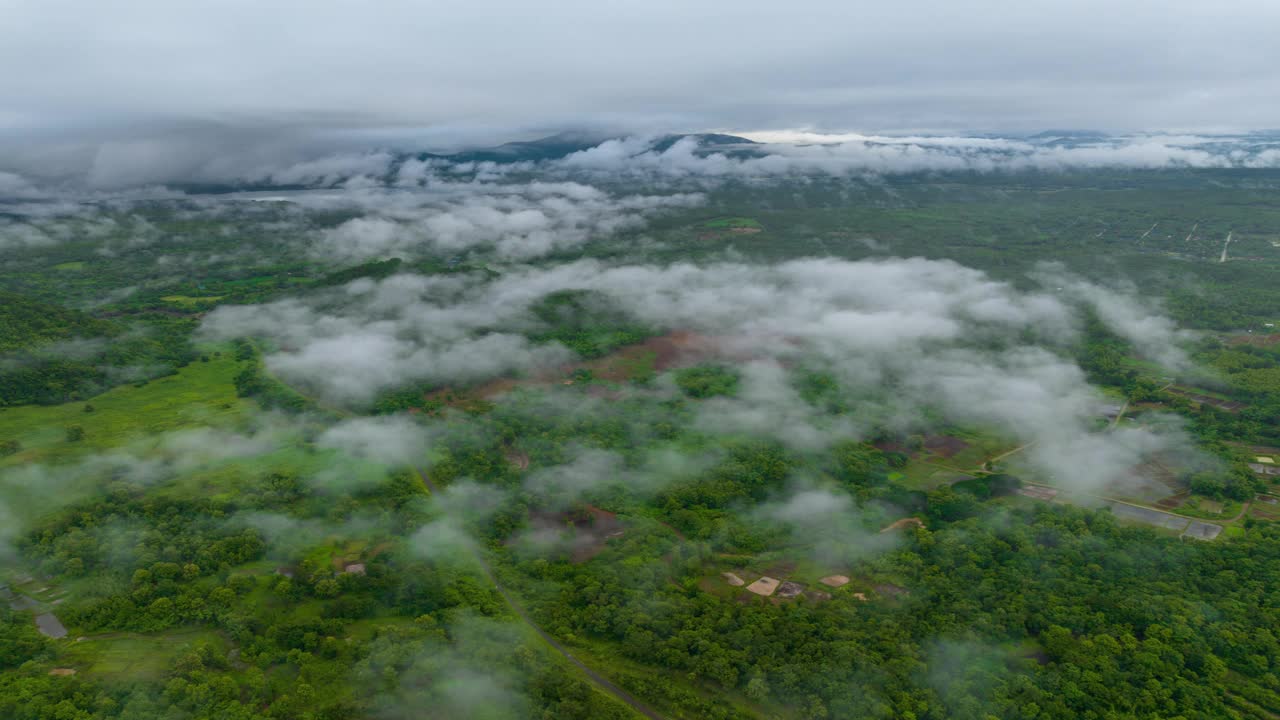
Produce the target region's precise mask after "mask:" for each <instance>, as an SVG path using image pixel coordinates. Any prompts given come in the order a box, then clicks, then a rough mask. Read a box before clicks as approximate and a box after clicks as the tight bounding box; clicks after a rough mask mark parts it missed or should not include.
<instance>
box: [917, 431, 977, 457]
mask: <svg viewBox="0 0 1280 720" xmlns="http://www.w3.org/2000/svg"><path fill="white" fill-rule="evenodd" d="M968 447H969V443H967V442H965V441H964V440H961V439H960V438H958V437H951V436H950V435H929V436H928V437H926V438H925V439H924V449H925V450H928V451H929V452H931V453H933V454H934V455H937V456H939V457H943V458H946V459H948V460H950V459H951V458H953V457H955V456H956V455H957V454H959V453H961V452H963V451H964V450H965V449H966V448H968Z"/></svg>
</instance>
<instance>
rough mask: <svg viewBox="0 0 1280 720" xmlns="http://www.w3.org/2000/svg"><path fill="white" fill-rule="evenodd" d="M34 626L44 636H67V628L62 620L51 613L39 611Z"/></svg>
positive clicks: (55, 637)
mask: <svg viewBox="0 0 1280 720" xmlns="http://www.w3.org/2000/svg"><path fill="white" fill-rule="evenodd" d="M36 627H37V628H38V629H39V630H40V632H41V633H42V634H44V635H45V636H46V637H51V638H54V639H55V640H56V639H57V638H64V637H66V636H67V628H66V626H64V625H63V624H62V621H61V620H59V619H58V618H57V617H55V616H54V614H53V613H41V614H40V615H37V616H36Z"/></svg>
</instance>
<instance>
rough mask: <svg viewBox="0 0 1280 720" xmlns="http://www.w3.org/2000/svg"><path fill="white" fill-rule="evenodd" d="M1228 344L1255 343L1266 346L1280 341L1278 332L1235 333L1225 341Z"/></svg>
mask: <svg viewBox="0 0 1280 720" xmlns="http://www.w3.org/2000/svg"><path fill="white" fill-rule="evenodd" d="M1227 343H1228V344H1230V345H1257V346H1258V347H1267V346H1269V345H1275V344H1276V343H1280V333H1269V334H1267V335H1254V334H1248V335H1236V336H1235V337H1233V338H1231V339H1230V340H1228V341H1227Z"/></svg>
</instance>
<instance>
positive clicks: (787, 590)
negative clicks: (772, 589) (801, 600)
mask: <svg viewBox="0 0 1280 720" xmlns="http://www.w3.org/2000/svg"><path fill="white" fill-rule="evenodd" d="M803 592H804V586H803V585H801V584H800V583H794V582H791V581H790V580H787V581H784V582H783V583H782V584H781V585H779V586H778V597H780V598H794V597H799V596H800V595H801V594H802V593H803Z"/></svg>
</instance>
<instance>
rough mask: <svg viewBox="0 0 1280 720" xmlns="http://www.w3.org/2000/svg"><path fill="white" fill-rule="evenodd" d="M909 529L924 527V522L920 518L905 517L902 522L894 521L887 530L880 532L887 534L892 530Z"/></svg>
mask: <svg viewBox="0 0 1280 720" xmlns="http://www.w3.org/2000/svg"><path fill="white" fill-rule="evenodd" d="M909 527H924V521H922V520H921V519H920V518H913V517H904V518H902V519H901V520H894V521H893V522H892V523H890V524H889V525H888V526H887V527H886V528H885V529H883V530H881V531H880V532H882V533H886V532H889V531H891V530H903V529H906V528H909Z"/></svg>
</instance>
